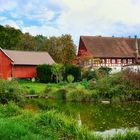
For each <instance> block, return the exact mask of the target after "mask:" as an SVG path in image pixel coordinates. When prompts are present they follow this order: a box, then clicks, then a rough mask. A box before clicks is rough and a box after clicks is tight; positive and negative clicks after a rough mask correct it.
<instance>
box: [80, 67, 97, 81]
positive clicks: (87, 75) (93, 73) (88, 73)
mask: <svg viewBox="0 0 140 140" xmlns="http://www.w3.org/2000/svg"><path fill="white" fill-rule="evenodd" d="M82 78H83V79H87V80H88V81H89V80H91V79H94V80H97V79H98V76H97V73H96V71H93V70H87V71H85V72H84V73H83V74H82Z"/></svg>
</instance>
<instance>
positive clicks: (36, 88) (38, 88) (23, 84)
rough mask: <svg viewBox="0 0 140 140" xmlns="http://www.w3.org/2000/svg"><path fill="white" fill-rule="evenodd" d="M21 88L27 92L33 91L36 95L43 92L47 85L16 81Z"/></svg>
mask: <svg viewBox="0 0 140 140" xmlns="http://www.w3.org/2000/svg"><path fill="white" fill-rule="evenodd" d="M18 82H19V84H20V85H21V87H23V88H25V89H26V90H28V91H31V90H34V91H35V92H37V93H40V92H43V91H44V90H45V88H46V85H47V84H44V83H37V82H31V81H24V80H23V81H22V80H21V81H18Z"/></svg>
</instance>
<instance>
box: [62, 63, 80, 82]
mask: <svg viewBox="0 0 140 140" xmlns="http://www.w3.org/2000/svg"><path fill="white" fill-rule="evenodd" d="M68 75H73V76H74V81H80V80H81V69H80V68H79V67H77V66H75V65H65V73H64V80H66V79H67V76H68Z"/></svg>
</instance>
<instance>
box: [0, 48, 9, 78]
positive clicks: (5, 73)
mask: <svg viewBox="0 0 140 140" xmlns="http://www.w3.org/2000/svg"><path fill="white" fill-rule="evenodd" d="M11 63H12V61H11V60H10V59H9V58H8V57H7V56H6V55H5V54H4V53H3V52H2V51H1V50H0V78H2V79H7V78H8V77H11V76H12V64H11Z"/></svg>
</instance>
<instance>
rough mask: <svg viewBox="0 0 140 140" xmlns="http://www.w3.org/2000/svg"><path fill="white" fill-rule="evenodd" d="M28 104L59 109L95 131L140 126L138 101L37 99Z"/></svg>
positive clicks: (48, 108)
mask: <svg viewBox="0 0 140 140" xmlns="http://www.w3.org/2000/svg"><path fill="white" fill-rule="evenodd" d="M28 104H32V105H33V106H36V107H37V108H39V109H43V110H50V109H51V110H52V109H54V110H56V109H57V110H59V111H60V112H64V113H65V114H66V115H68V116H70V117H71V118H74V119H76V120H78V124H79V126H80V125H81V124H82V125H85V126H87V127H88V128H89V129H90V130H94V131H105V130H111V129H121V128H133V127H137V128H140V119H139V118H140V104H137V103H133V104H128V103H127V104H119V105H118V104H88V103H73V102H61V101H59V102H58V101H54V100H53V101H52V100H45V99H35V100H29V101H28Z"/></svg>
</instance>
